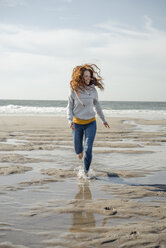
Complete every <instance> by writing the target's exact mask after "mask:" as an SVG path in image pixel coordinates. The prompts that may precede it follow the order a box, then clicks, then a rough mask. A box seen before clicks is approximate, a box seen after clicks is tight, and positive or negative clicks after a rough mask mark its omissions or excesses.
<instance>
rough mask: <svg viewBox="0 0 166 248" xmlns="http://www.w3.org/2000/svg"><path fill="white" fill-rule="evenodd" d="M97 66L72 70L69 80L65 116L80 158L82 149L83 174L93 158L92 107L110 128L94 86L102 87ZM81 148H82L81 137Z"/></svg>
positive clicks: (94, 124) (78, 67)
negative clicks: (69, 89)
mask: <svg viewBox="0 0 166 248" xmlns="http://www.w3.org/2000/svg"><path fill="white" fill-rule="evenodd" d="M97 71H99V72H100V70H99V68H98V67H97V66H96V65H94V64H85V65H81V66H77V67H75V68H74V69H73V73H72V80H71V81H70V88H71V91H70V95H69V99H68V105H67V118H68V121H69V125H70V128H72V133H73V140H74V149H75V152H76V154H77V155H78V158H79V159H82V157H83V152H84V173H85V176H88V171H89V167H90V164H91V161H92V147H93V142H94V139H95V135H96V118H95V111H94V108H95V110H96V112H97V114H98V115H99V117H100V118H101V120H102V122H103V124H104V126H105V127H106V128H109V125H108V123H107V122H106V120H105V117H104V114H103V111H102V109H101V107H100V104H99V102H98V93H97V90H96V88H95V87H98V88H100V89H101V90H103V89H104V87H103V83H102V78H101V76H100V75H99V73H98V72H97ZM84 137H85V141H84V148H83V138H84Z"/></svg>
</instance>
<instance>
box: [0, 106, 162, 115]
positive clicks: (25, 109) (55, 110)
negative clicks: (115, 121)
mask: <svg viewBox="0 0 166 248" xmlns="http://www.w3.org/2000/svg"><path fill="white" fill-rule="evenodd" d="M66 111H67V108H66V107H59V106H58V107H37V106H20V105H13V104H9V105H6V106H0V115H54V116H65V115H66ZM103 112H104V114H105V116H106V117H131V118H137V117H138V118H145V119H166V110H146V109H142V110H138V109H130V110H129V109H128V110H114V109H104V108H103Z"/></svg>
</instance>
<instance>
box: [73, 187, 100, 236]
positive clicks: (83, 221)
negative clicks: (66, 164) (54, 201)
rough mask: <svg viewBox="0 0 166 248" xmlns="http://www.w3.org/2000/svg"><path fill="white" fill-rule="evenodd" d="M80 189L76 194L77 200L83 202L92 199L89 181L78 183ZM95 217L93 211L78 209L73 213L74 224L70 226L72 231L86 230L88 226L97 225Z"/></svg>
mask: <svg viewBox="0 0 166 248" xmlns="http://www.w3.org/2000/svg"><path fill="white" fill-rule="evenodd" d="M78 188H79V191H78V193H77V194H76V196H75V199H76V200H80V201H81V202H86V201H87V200H88V201H89V200H92V194H91V191H90V188H89V183H88V182H86V183H84V184H80V185H78ZM95 225H96V222H95V217H94V214H93V213H89V212H86V211H76V212H74V213H73V219H72V226H71V228H70V231H71V232H84V231H86V230H84V228H86V227H95Z"/></svg>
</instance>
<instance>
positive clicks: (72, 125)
mask: <svg viewBox="0 0 166 248" xmlns="http://www.w3.org/2000/svg"><path fill="white" fill-rule="evenodd" d="M70 128H72V129H73V130H75V126H74V123H73V122H71V124H70Z"/></svg>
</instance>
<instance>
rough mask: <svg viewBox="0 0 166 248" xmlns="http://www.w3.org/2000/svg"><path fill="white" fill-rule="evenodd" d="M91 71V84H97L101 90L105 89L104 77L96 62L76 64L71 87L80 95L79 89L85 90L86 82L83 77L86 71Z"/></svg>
mask: <svg viewBox="0 0 166 248" xmlns="http://www.w3.org/2000/svg"><path fill="white" fill-rule="evenodd" d="M85 71H89V72H90V74H91V82H90V85H95V86H97V87H98V88H100V89H101V90H104V86H103V82H102V80H103V79H102V77H101V76H100V69H99V68H98V67H97V65H95V64H84V65H80V66H76V67H75V68H74V69H73V73H72V80H71V81H70V87H71V89H72V90H73V91H75V92H76V93H77V94H78V95H79V90H83V91H84V90H85V89H86V87H87V86H86V84H85V80H84V78H83V75H84V72H85Z"/></svg>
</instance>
